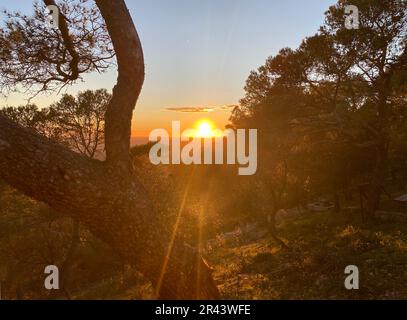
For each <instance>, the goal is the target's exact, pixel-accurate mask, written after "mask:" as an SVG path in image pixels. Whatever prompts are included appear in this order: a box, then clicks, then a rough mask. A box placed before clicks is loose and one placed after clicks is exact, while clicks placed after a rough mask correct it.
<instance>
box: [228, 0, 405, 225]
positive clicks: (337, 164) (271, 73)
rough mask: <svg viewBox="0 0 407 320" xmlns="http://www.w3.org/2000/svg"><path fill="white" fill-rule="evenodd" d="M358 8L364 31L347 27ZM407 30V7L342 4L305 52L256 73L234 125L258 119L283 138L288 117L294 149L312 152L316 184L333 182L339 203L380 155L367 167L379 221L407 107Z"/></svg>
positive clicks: (282, 56) (284, 53)
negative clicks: (395, 136) (394, 134)
mask: <svg viewBox="0 0 407 320" xmlns="http://www.w3.org/2000/svg"><path fill="white" fill-rule="evenodd" d="M351 4H352V5H356V6H357V7H358V8H359V10H360V12H361V13H362V14H361V21H360V29H353V30H348V29H346V28H345V26H344V19H345V6H346V5H351ZM406 32H407V3H406V2H405V1H401V0H391V1H380V0H377V1H376V0H375V1H367V0H360V1H345V0H340V1H338V3H337V4H336V5H335V6H332V7H331V8H330V9H329V11H328V12H327V13H326V23H325V24H324V26H322V27H321V28H320V31H319V32H318V33H317V34H316V35H314V36H312V37H309V38H307V39H305V40H304V41H303V43H302V44H301V46H300V47H299V48H298V49H297V50H292V49H283V50H281V51H280V53H279V54H278V55H276V56H275V57H270V58H269V59H267V61H266V63H265V64H264V65H263V66H261V67H260V68H259V69H258V70H257V71H253V72H252V73H251V74H250V76H249V78H248V80H247V82H246V87H245V90H246V95H245V97H244V98H243V99H242V100H241V108H238V109H236V110H234V112H233V116H232V121H234V122H235V123H239V122H240V123H241V122H245V121H246V123H247V121H251V123H256V124H257V125H260V127H262V128H263V129H265V130H266V131H267V132H269V131H275V132H277V131H276V129H275V128H276V126H275V122H276V120H275V119H282V117H285V118H286V120H288V121H285V123H286V125H288V124H289V123H291V124H292V126H291V128H293V127H294V128H295V129H296V130H297V131H299V133H300V134H298V135H297V136H296V137H295V136H294V137H293V139H291V142H292V143H291V147H294V146H295V145H296V146H295V149H296V150H303V151H304V152H303V153H302V158H301V159H306V157H305V155H307V156H308V157H310V159H313V160H312V161H311V162H310V164H311V165H308V169H307V170H309V172H314V173H313V174H312V176H313V180H314V181H315V180H316V178H317V179H319V180H321V179H320V177H324V179H323V180H325V181H326V183H330V184H331V187H330V188H332V189H333V194H334V197H335V198H336V200H337V194H338V186H339V185H341V184H343V183H345V180H346V179H345V180H344V179H343V178H344V177H346V176H350V172H349V168H351V167H354V163H355V162H356V161H357V160H358V159H360V153H361V152H365V153H366V152H369V153H371V154H373V157H372V158H373V160H374V161H373V162H374V163H373V166H370V163H369V161H368V162H367V163H365V168H372V167H373V168H372V172H371V175H370V179H369V182H370V187H369V192H368V211H369V213H370V216H371V217H372V216H373V215H374V212H375V211H376V210H377V208H378V205H379V200H380V193H381V190H382V189H383V184H384V180H385V176H386V172H387V169H386V168H387V162H388V152H389V145H390V143H391V137H390V132H391V123H392V122H393V120H395V119H397V118H399V116H398V115H400V110H401V109H402V108H400V107H401V106H403V105H404V106H405V103H406V100H405V93H403V89H402V88H403V83H405V73H404V72H403V71H402V70H405V68H406V50H407V49H406ZM403 79H404V80H403ZM404 90H405V87H404ZM292 97H296V98H292ZM290 98H291V99H290ZM290 100H291V101H290ZM287 101H290V102H289V103H287ZM281 106H283V107H281ZM290 117H291V119H290ZM273 121H274V124H272V122H273ZM287 127H288V126H287ZM287 127H286V128H287ZM286 131H287V129H286ZM268 136H269V137H271V136H272V134H269V135H268ZM288 136H290V135H288ZM288 136H287V135H286V136H285V137H283V134H282V132H280V133H277V137H283V139H287V137H288ZM275 145H276V141H274V146H273V145H269V147H270V148H275ZM277 145H279V144H278V142H277ZM291 149H292V148H291ZM297 153H298V152H297ZM344 153H345V154H344ZM287 154H288V153H287V152H286V155H287ZM344 155H346V156H345V157H344ZM321 160H323V161H321ZM302 162H303V161H302ZM324 162H327V163H329V165H328V166H326V165H325V164H324ZM370 162H371V161H370ZM294 164H295V162H294ZM312 167H314V169H312ZM315 169H317V170H315ZM302 171H306V170H305V168H303V169H302ZM358 173H359V174H361V173H365V172H364V170H361V171H359V172H358ZM318 175H319V177H318ZM314 184H315V183H314ZM336 202H337V201H336Z"/></svg>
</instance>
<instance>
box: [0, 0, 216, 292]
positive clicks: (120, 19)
mask: <svg viewBox="0 0 407 320" xmlns="http://www.w3.org/2000/svg"><path fill="white" fill-rule="evenodd" d="M96 4H97V6H98V7H99V9H100V12H101V14H102V16H103V18H104V19H105V22H106V26H107V29H108V31H109V34H110V37H111V39H112V42H113V46H114V49H115V53H116V57H117V65H118V79H117V84H116V86H115V87H114V89H113V96H112V99H111V101H110V104H109V106H108V108H107V112H106V129H105V136H106V142H105V144H106V156H107V160H106V162H100V161H97V160H91V159H88V158H87V157H85V156H82V155H79V154H77V153H74V152H72V151H70V150H68V149H66V148H64V147H62V146H60V145H58V144H55V143H53V142H51V141H49V140H48V139H46V138H44V137H42V136H39V135H37V134H35V133H33V132H32V131H30V130H29V129H24V128H21V127H19V126H17V125H16V124H14V123H12V122H11V121H9V120H7V119H6V118H4V117H1V116H0V177H1V178H3V179H4V180H5V181H6V182H7V183H9V184H10V185H11V186H13V187H15V188H16V189H18V190H19V191H21V192H23V193H25V194H26V195H28V196H30V197H32V198H34V199H36V200H38V201H42V202H45V203H46V204H48V205H49V206H50V207H52V208H53V209H55V210H57V211H59V212H60V213H62V214H64V215H66V216H69V217H71V218H73V219H74V220H76V221H78V222H79V223H81V224H83V225H84V226H86V227H87V228H88V229H89V230H90V231H91V232H92V233H93V234H94V235H96V236H97V237H99V238H100V239H102V240H104V241H105V242H106V243H107V244H109V245H110V246H111V247H112V248H114V249H115V250H116V252H117V253H118V254H120V255H121V256H122V258H123V260H124V261H126V262H128V263H129V264H131V265H133V266H134V267H136V268H137V269H138V270H140V271H141V272H142V273H143V274H144V275H145V276H146V277H147V278H148V279H150V280H151V281H152V283H153V285H155V286H156V288H157V290H156V291H157V294H158V295H159V296H160V297H161V298H166V299H167V298H168V299H213V298H218V297H219V293H218V290H217V287H216V285H215V283H214V281H213V279H212V275H211V269H210V268H209V267H208V266H207V264H206V263H205V262H204V260H203V259H202V258H201V257H200V255H199V253H198V252H197V251H196V250H194V249H193V248H191V247H189V246H187V245H185V244H184V243H182V242H181V241H179V240H177V239H176V238H175V239H173V237H172V235H171V232H170V231H171V230H172V229H173V228H172V224H173V223H175V220H174V221H173V220H171V219H170V218H168V217H165V216H163V215H161V214H159V213H158V212H157V211H156V210H155V208H154V206H153V204H152V202H151V200H150V199H149V196H148V194H147V192H146V190H145V189H144V187H143V186H142V185H141V183H140V182H139V181H138V180H137V179H136V177H135V176H134V175H133V174H132V170H131V165H130V156H129V154H130V148H129V146H130V131H131V119H132V112H133V109H134V106H135V105H136V102H137V99H138V96H139V94H140V91H141V88H142V84H143V80H144V60H143V51H142V48H141V44H140V40H139V37H138V35H137V31H136V28H135V26H134V24H133V21H132V18H131V16H130V14H129V12H128V9H127V7H126V5H125V3H124V1H123V0H96ZM60 28H61V27H60ZM65 31H66V34H65V36H66V37H68V38H69V30H65ZM169 244H171V245H170V246H169ZM198 275H199V276H198Z"/></svg>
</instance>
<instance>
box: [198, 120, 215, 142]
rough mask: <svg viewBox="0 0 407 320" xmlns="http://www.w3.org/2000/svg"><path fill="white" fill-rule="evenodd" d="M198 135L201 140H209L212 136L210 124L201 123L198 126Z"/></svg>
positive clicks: (206, 122)
mask: <svg viewBox="0 0 407 320" xmlns="http://www.w3.org/2000/svg"><path fill="white" fill-rule="evenodd" d="M198 135H199V136H200V137H202V138H209V137H212V136H213V132H212V124H211V123H209V122H208V121H202V122H201V123H200V124H199V125H198Z"/></svg>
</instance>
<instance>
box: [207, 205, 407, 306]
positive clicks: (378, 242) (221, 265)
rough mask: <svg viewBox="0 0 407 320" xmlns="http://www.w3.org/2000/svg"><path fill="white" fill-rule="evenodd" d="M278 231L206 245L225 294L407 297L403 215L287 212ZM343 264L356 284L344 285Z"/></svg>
mask: <svg viewBox="0 0 407 320" xmlns="http://www.w3.org/2000/svg"><path fill="white" fill-rule="evenodd" d="M279 234H280V236H281V237H282V238H283V239H284V241H285V242H286V243H287V244H288V245H289V247H290V249H289V250H286V249H281V248H280V247H279V246H278V244H277V243H276V242H275V241H274V240H273V239H272V238H271V237H270V238H268V237H265V238H263V239H259V240H255V241H253V240H247V241H245V239H244V238H243V239H242V238H239V239H236V241H234V242H233V243H229V244H227V245H223V246H220V247H217V248H215V249H213V250H211V251H210V252H208V260H209V261H210V263H211V264H212V265H214V267H215V270H216V271H215V278H216V280H217V281H218V283H219V288H220V290H221V292H222V295H223V297H224V298H226V299H406V298H407V286H406V283H407V268H406V266H407V219H406V220H405V221H404V222H402V221H389V220H388V221H380V220H379V221H375V222H374V223H372V224H369V225H366V224H362V223H361V221H360V217H359V215H357V214H356V213H355V212H354V211H351V210H344V211H343V212H341V213H333V212H329V211H328V212H319V213H314V212H306V213H303V214H301V215H296V216H295V217H290V218H287V219H285V220H284V222H283V223H281V224H280V225H279ZM347 265H356V266H358V268H359V271H360V289H359V290H351V291H349V290H346V289H345V287H344V280H345V277H346V275H345V274H344V270H345V267H346V266H347Z"/></svg>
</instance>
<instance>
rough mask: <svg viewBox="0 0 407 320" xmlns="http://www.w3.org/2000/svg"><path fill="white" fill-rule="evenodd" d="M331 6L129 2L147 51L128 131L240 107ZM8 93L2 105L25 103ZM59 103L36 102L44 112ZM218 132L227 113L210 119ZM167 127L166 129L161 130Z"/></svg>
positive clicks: (294, 1)
mask: <svg viewBox="0 0 407 320" xmlns="http://www.w3.org/2000/svg"><path fill="white" fill-rule="evenodd" d="M335 2H336V1H335V0H308V1H305V0H283V1H277V0H127V1H126V3H127V6H128V7H129V10H130V12H131V15H132V17H133V19H134V22H135V24H136V27H137V29H138V31H139V34H140V38H141V41H142V44H143V48H144V54H145V63H146V81H145V85H144V89H143V92H142V96H141V98H140V100H139V103H138V105H137V107H136V110H135V116H134V119H135V120H134V123H133V127H134V128H133V129H134V130H135V131H138V132H141V131H148V130H150V129H152V128H155V127H160V126H161V127H167V125H165V123H168V122H170V121H171V120H184V121H187V122H191V121H195V119H197V118H199V117H203V116H208V115H203V114H193V115H192V114H191V113H188V114H186V113H181V112H174V111H166V110H165V108H168V107H169V108H177V107H192V106H194V107H205V106H224V105H230V104H236V103H238V101H239V99H240V98H242V96H243V94H244V91H243V87H244V83H245V80H246V78H247V76H248V74H249V72H250V70H253V69H256V68H257V67H258V66H260V65H261V64H263V63H264V61H265V59H266V58H267V57H268V56H270V55H273V54H276V53H277V52H278V51H279V50H280V49H281V48H283V47H292V48H296V47H297V46H298V45H299V44H300V43H301V40H302V39H303V38H304V37H306V36H310V35H312V34H314V33H315V32H316V31H317V30H318V28H319V26H320V25H321V24H322V23H323V20H324V12H325V11H326V10H327V9H328V7H329V6H330V5H332V4H334V3H335ZM31 8H32V1H28V0H15V1H9V0H7V1H5V0H0V9H9V10H22V11H23V12H30V11H31ZM115 78H116V70H114V69H112V70H111V71H109V72H108V73H106V74H104V75H102V76H101V75H98V74H92V75H88V76H86V77H85V82H83V83H78V84H77V85H74V86H73V87H71V88H69V89H68V92H69V93H75V92H76V91H78V90H84V89H87V88H90V89H97V88H107V89H109V90H110V89H111V88H112V87H113V85H114V83H115ZM25 98H26V97H25V96H24V95H21V94H12V95H10V96H9V97H7V99H5V98H2V99H1V100H0V106H3V105H17V104H23V103H25ZM57 98H58V97H57V96H55V95H51V96H49V95H47V96H44V95H43V96H39V97H37V98H36V99H35V100H34V102H36V103H37V104H38V105H39V106H41V107H45V106H47V105H48V104H50V103H51V102H53V101H55V100H56V99H57ZM210 117H212V118H213V119H215V122H217V123H218V125H219V126H223V125H224V123H225V122H226V121H227V117H228V114H227V113H226V112H225V110H217V111H213V112H211V113H210ZM164 122H165V123H164Z"/></svg>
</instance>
